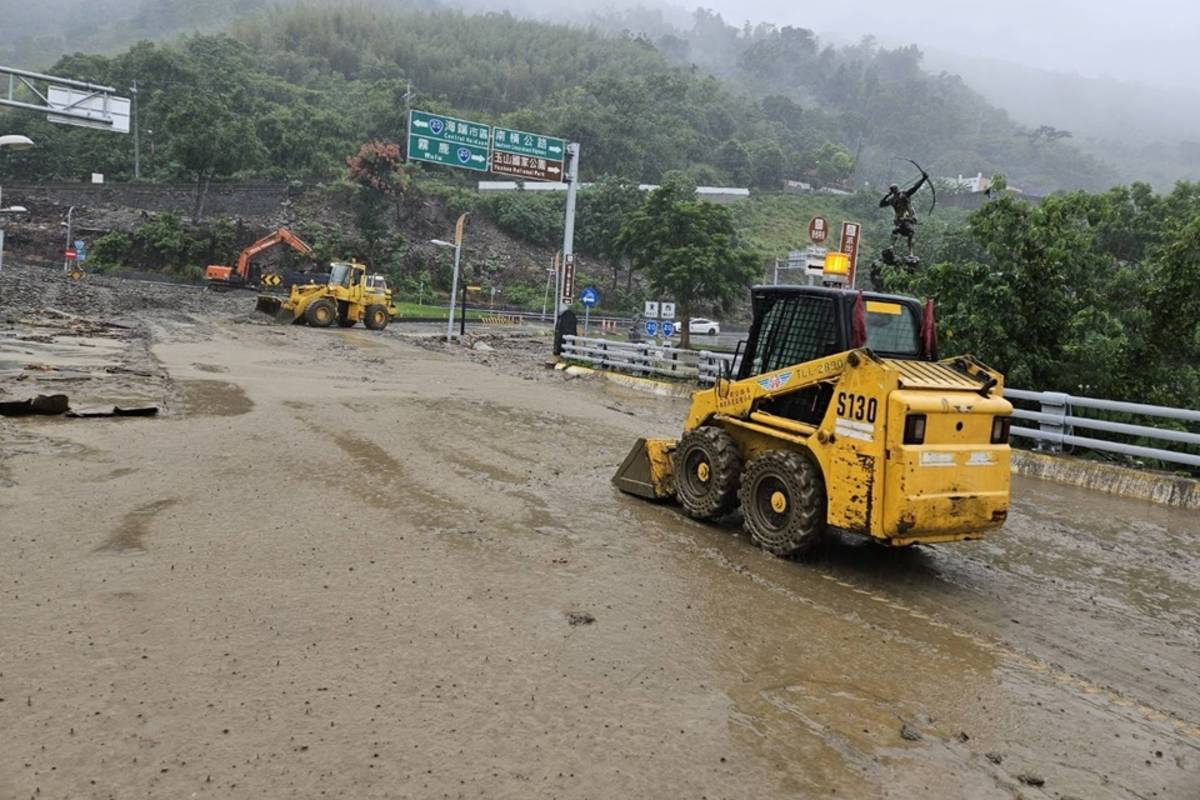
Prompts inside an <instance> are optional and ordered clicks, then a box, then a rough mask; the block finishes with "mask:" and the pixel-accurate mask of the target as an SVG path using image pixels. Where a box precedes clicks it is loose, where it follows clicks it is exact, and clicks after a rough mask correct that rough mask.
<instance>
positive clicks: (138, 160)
mask: <svg viewBox="0 0 1200 800" xmlns="http://www.w3.org/2000/svg"><path fill="white" fill-rule="evenodd" d="M129 92H130V94H132V97H131V98H130V100H131V101H132V102H131V103H130V105H131V106H132V108H131V111H132V115H133V179H134V180H135V181H136V180H141V177H142V143H141V138H140V136H139V134H138V120H137V107H138V88H137V78H134V79H133V86H130V87H129Z"/></svg>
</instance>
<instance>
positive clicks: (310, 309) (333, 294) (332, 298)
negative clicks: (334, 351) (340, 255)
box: [256, 261, 396, 331]
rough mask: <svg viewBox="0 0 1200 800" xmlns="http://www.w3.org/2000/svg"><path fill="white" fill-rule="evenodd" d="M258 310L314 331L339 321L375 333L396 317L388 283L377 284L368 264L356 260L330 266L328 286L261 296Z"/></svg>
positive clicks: (301, 287) (299, 287) (311, 285)
mask: <svg viewBox="0 0 1200 800" xmlns="http://www.w3.org/2000/svg"><path fill="white" fill-rule="evenodd" d="M373 277H375V276H373ZM256 308H257V309H258V310H259V311H263V312H265V313H267V314H272V315H274V316H275V318H276V319H278V320H280V321H281V322H292V323H296V324H301V323H306V324H308V325H311V326H312V327H314V328H328V327H329V326H330V325H332V324H334V323H335V322H336V323H337V324H338V325H339V326H340V327H343V328H350V327H353V326H354V325H355V324H356V323H358V322H359V321H361V322H362V323H363V324H364V325H366V326H367V327H368V328H370V329H371V330H373V331H381V330H383V329H384V328H386V327H387V325H388V322H389V321H390V320H391V318H392V317H393V316H395V315H396V309H395V306H394V305H393V304H392V293H391V291H390V290H389V289H387V288H386V284H385V286H384V287H382V288H381V287H380V286H379V285H378V282H377V281H374V280H373V279H372V280H369V279H368V276H367V267H366V265H365V264H359V263H358V262H357V261H351V262H350V263H344V262H334V263H333V264H330V268H329V282H328V283H320V284H319V283H308V284H303V285H296V286H293V287H292V289H291V292H290V293H289V294H288V296H287V297H286V298H281V297H278V296H275V295H269V294H261V295H259V296H258V303H257V305H256Z"/></svg>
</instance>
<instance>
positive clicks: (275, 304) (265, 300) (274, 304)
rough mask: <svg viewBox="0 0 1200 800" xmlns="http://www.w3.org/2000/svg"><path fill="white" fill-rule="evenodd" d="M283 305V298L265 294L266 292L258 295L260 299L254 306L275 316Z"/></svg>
mask: <svg viewBox="0 0 1200 800" xmlns="http://www.w3.org/2000/svg"><path fill="white" fill-rule="evenodd" d="M282 307H283V300H281V299H280V298H278V297H271V296H270V295H265V294H260V295H259V296H258V301H257V302H256V303H255V304H254V308H255V309H256V310H258V311H261V312H263V313H264V314H270V315H272V316H274V315H275V314H278V313H279V309H280V308H282Z"/></svg>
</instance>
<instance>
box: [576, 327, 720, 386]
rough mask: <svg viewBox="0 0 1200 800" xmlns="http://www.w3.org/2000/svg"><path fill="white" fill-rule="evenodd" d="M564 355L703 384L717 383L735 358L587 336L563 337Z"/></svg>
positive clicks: (633, 372)
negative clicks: (724, 369)
mask: <svg viewBox="0 0 1200 800" xmlns="http://www.w3.org/2000/svg"><path fill="white" fill-rule="evenodd" d="M562 355H563V357H564V358H568V359H570V360H572V361H582V362H585V363H587V364H591V365H593V366H595V367H598V368H600V369H611V370H616V371H619V372H627V373H629V374H631V375H641V376H644V377H650V376H665V377H668V378H678V379H681V380H694V381H696V382H698V383H701V384H712V383H714V382H716V379H717V376H718V375H720V374H721V371H722V369H723V368H724V367H723V365H724V364H725V363H726V362H729V361H732V360H733V356H732V355H730V354H728V353H712V352H709V351H707V350H684V349H681V348H678V347H671V346H670V345H656V344H654V343H653V342H644V343H634V342H617V341H612V340H609V339H598V338H592V337H587V336H571V335H567V336H564V337H563V348H562Z"/></svg>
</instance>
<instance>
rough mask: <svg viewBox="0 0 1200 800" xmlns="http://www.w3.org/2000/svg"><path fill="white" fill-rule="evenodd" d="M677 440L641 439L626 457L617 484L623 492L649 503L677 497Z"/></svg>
mask: <svg viewBox="0 0 1200 800" xmlns="http://www.w3.org/2000/svg"><path fill="white" fill-rule="evenodd" d="M676 444H677V443H676V441H675V440H674V439H638V440H637V441H636V442H635V443H634V445H633V449H632V450H630V451H629V455H628V456H626V457H625V461H624V462H622V464H621V468H620V469H618V470H617V474H616V475H613V479H612V482H613V484H614V485H615V486H616V487H617V488H618V489H620V490H621V491H622V492H628V493H629V494H636V495H637V496H638V497H645V498H647V499H649V500H666V499H667V498H669V497H671V496H673V495H674V494H675V481H674V472H673V471H672V467H671V451H672V450H674V449H675V445H676Z"/></svg>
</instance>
